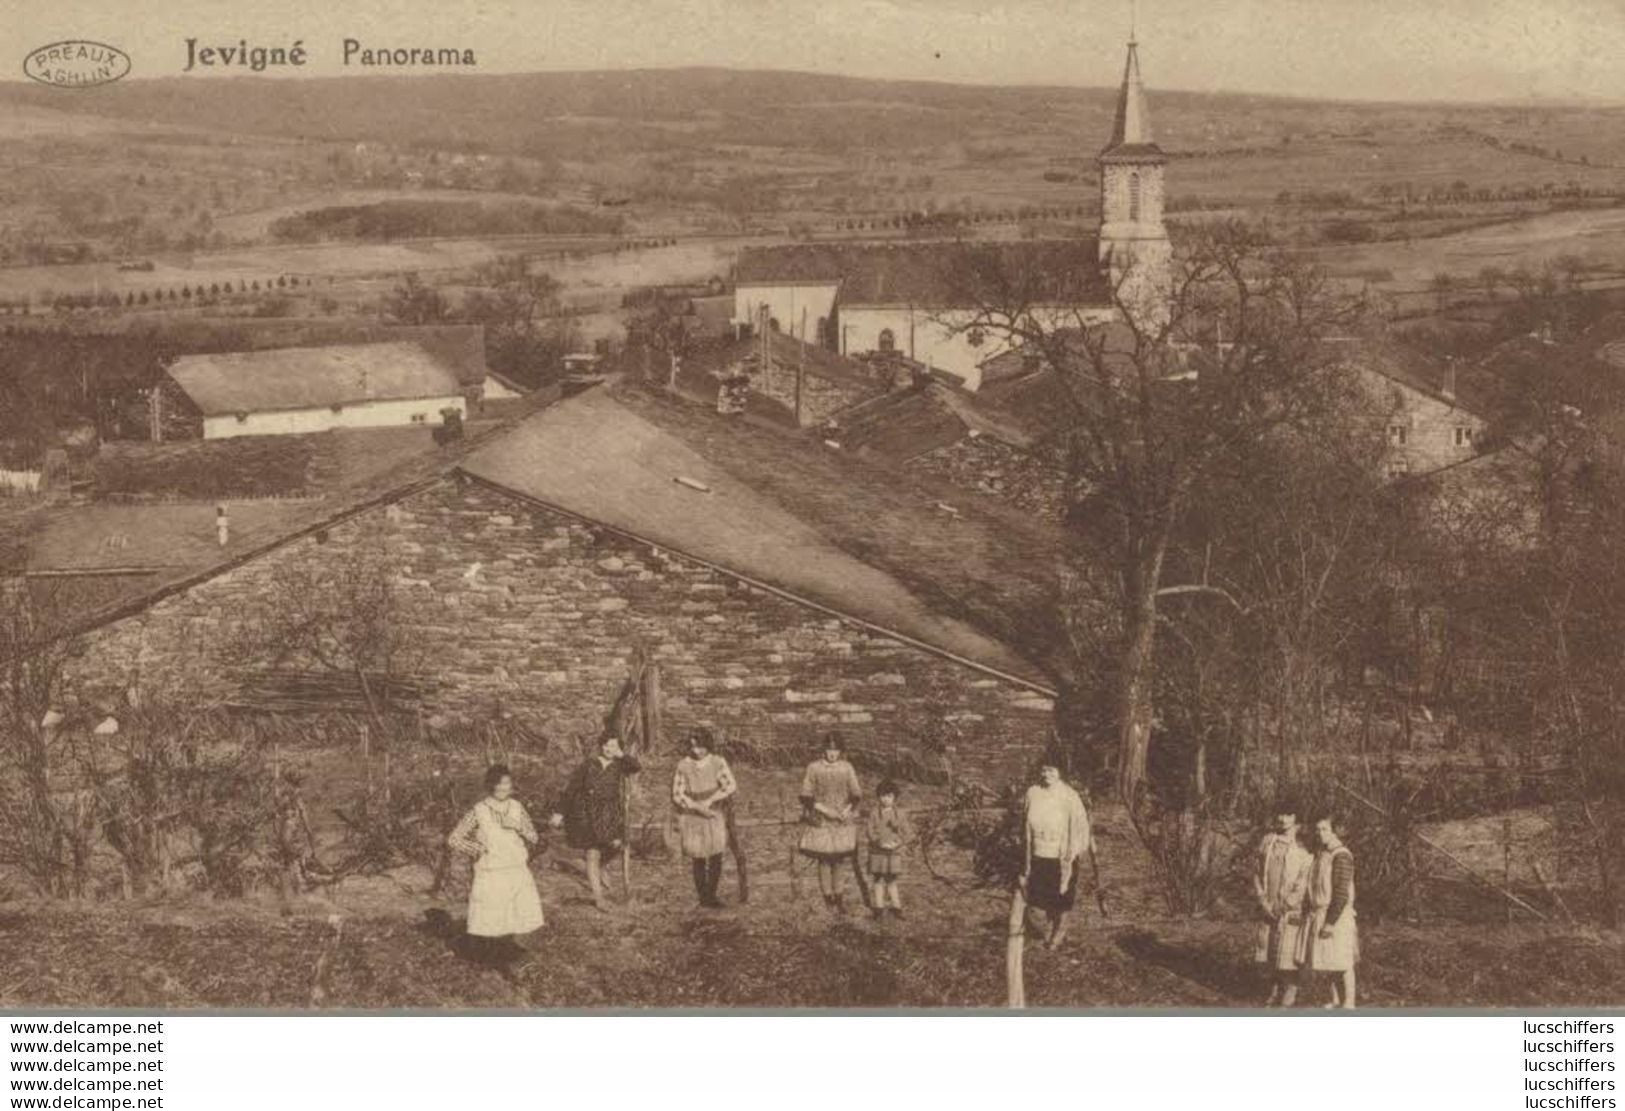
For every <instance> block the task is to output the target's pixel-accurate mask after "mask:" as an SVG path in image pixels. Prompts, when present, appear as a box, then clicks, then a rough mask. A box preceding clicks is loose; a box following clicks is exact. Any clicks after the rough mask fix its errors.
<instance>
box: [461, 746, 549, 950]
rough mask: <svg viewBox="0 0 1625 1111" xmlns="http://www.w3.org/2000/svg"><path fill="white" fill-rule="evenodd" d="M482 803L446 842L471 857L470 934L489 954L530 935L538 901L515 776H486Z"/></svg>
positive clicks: (528, 828)
mask: <svg viewBox="0 0 1625 1111" xmlns="http://www.w3.org/2000/svg"><path fill="white" fill-rule="evenodd" d="M485 789H486V792H487V794H486V797H485V798H483V799H481V800H480V801H479V802H477V803H475V804H474V806H473V807H472V809H470V810H469V812H468V813H467V814H465V815H463V820H462V821H460V822H458V823H457V828H456V829H453V830H452V831H451V835H450V836H449V837H448V838H446V843H447V844H449V845H450V846H451V847H452V848H453V849H454V850H456V851H457V852H461V853H465V854H467V855H468V856H472V857H474V884H473V887H472V888H471V889H470V890H469V893H468V933H469V936H471V937H474V938H478V939H481V940H482V941H484V942H485V943H486V946H487V949H488V951H489V947H490V945H491V944H492V943H494V942H497V941H500V940H502V939H504V938H506V939H510V944H511V943H512V941H511V939H513V938H515V937H519V936H523V935H525V934H529V933H533V932H535V931H536V930H538V929H540V928H541V925H542V900H541V896H540V895H538V894H537V892H536V880H535V878H534V877H533V876H532V875H531V873H530V846H532V845H535V844H536V843H537V835H536V827H535V826H534V825H532V824H531V820H530V815H529V814H527V813H526V812H525V807H524V804H523V803H521V802H520V801H519V800H518V799H516V798H514V797H513V776H512V775H511V774H510V773H509V771H508V769H507V768H506V767H504V766H503V765H501V764H493V765H492V766H491V767H490V769H489V770H487V771H486V773H485Z"/></svg>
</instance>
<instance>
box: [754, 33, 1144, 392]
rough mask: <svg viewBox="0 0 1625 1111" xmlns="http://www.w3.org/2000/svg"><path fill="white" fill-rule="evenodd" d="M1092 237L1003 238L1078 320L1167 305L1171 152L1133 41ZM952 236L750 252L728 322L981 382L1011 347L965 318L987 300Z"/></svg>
mask: <svg viewBox="0 0 1625 1111" xmlns="http://www.w3.org/2000/svg"><path fill="white" fill-rule="evenodd" d="M1098 162H1099V166H1100V190H1101V195H1100V204H1101V221H1100V228H1099V233H1098V235H1097V236H1096V237H1094V238H1092V239H1087V240H1076V241H1036V242H1026V243H1009V244H1004V245H1002V246H1001V248H1000V249H1001V250H1002V251H1004V252H1005V253H1006V254H1007V255H1008V259H1007V260H1006V261H1007V263H1008V264H1009V265H1011V266H1014V267H1019V268H1021V269H1022V270H1025V271H1027V272H1031V273H1042V274H1047V275H1052V276H1055V277H1056V278H1057V279H1060V280H1058V281H1057V283H1056V286H1055V288H1054V289H1053V290H1051V291H1049V295H1048V297H1047V298H1046V299H1045V303H1040V304H1038V305H1035V306H1033V308H1034V310H1035V311H1036V312H1039V313H1042V312H1043V311H1045V309H1046V306H1047V307H1048V308H1051V309H1054V310H1056V311H1058V312H1060V311H1064V312H1065V313H1066V314H1067V319H1069V320H1074V321H1080V320H1081V321H1082V322H1085V323H1090V322H1105V321H1108V320H1111V319H1113V318H1114V317H1116V316H1117V315H1118V314H1119V312H1120V311H1121V310H1120V306H1122V307H1123V308H1126V309H1128V311H1132V312H1135V313H1137V314H1138V313H1145V314H1148V315H1149V314H1155V313H1157V312H1159V311H1166V309H1165V306H1166V303H1167V289H1168V283H1169V280H1170V264H1171V261H1172V249H1171V247H1170V244H1169V240H1168V230H1167V227H1166V226H1165V224H1164V222H1163V201H1164V196H1165V192H1166V186H1165V182H1164V171H1165V168H1166V164H1167V157H1166V156H1165V155H1164V154H1163V152H1162V149H1161V148H1160V147H1158V146H1157V144H1156V141H1155V139H1154V138H1153V137H1152V132H1151V117H1150V112H1149V110H1148V109H1147V107H1146V98H1145V88H1144V85H1143V83H1142V81H1141V78H1140V62H1139V47H1138V45H1137V44H1136V43H1134V42H1132V41H1131V42H1130V43H1129V45H1128V59H1127V62H1126V64H1125V67H1124V72H1123V82H1122V87H1121V89H1120V90H1119V94H1118V103H1117V114H1116V119H1115V123H1114V125H1113V128H1112V134H1111V138H1110V140H1109V141H1108V142H1107V144H1106V147H1105V149H1104V150H1102V151H1101V153H1100V156H1099V159H1098ZM962 250H963V248H961V247H960V246H959V245H958V244H953V243H942V242H936V243H904V244H797V245H791V246H784V247H767V248H759V249H751V250H746V251H744V252H743V253H741V255H740V257H739V262H738V266H737V269H736V272H735V279H734V318H733V322H734V325H735V326H736V328H740V329H745V328H756V327H757V326H758V322H759V321H760V320H762V319H763V318H764V317H765V319H766V321H767V324H768V326H769V327H770V328H772V329H774V330H777V331H782V332H786V333H788V334H790V335H793V336H795V337H796V338H798V339H800V340H803V341H804V342H807V343H815V344H818V345H819V346H821V347H826V348H828V349H829V350H831V351H836V352H839V353H840V354H843V355H864V354H868V353H873V352H882V353H891V352H897V353H901V354H903V355H905V356H906V357H908V358H909V359H912V360H914V361H916V362H919V363H922V364H924V365H925V366H926V367H928V368H929V369H930V370H933V371H940V372H945V373H946V374H948V375H951V376H953V377H954V378H955V379H956V380H957V381H958V382H959V383H960V384H962V385H963V387H964V388H965V389H968V390H976V389H979V388H980V387H981V386H982V384H983V381H984V373H983V367H984V365H985V364H986V363H987V362H988V361H989V360H992V359H994V358H997V357H998V356H999V355H1001V354H1003V353H1005V351H1006V350H1007V348H1006V347H1005V346H1004V345H1002V344H1001V343H999V342H997V341H996V340H995V339H994V337H991V336H988V335H985V334H983V333H981V332H980V331H978V330H977V329H975V328H974V327H969V326H968V325H969V324H970V322H971V321H972V320H973V319H974V316H975V311H976V309H977V308H978V307H979V306H980V305H983V304H985V303H986V302H985V300H984V299H983V298H982V297H981V296H980V295H979V290H978V289H977V288H976V286H975V284H974V282H973V281H967V280H966V278H967V276H966V275H965V274H964V272H963V271H964V267H963V266H962V265H961V252H962Z"/></svg>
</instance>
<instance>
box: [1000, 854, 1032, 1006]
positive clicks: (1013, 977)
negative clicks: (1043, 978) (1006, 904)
mask: <svg viewBox="0 0 1625 1111" xmlns="http://www.w3.org/2000/svg"><path fill="white" fill-rule="evenodd" d="M1007 935H1008V936H1007V940H1006V941H1005V944H1004V982H1005V988H1006V991H1007V993H1008V998H1007V1000H1006V1004H1005V1005H1006V1006H1008V1007H1009V1008H1010V1009H1011V1010H1014V1011H1019V1010H1022V1009H1024V1008H1025V1007H1026V1006H1027V977H1026V973H1025V971H1024V969H1023V967H1022V958H1023V950H1024V949H1025V948H1026V944H1027V894H1026V892H1025V891H1023V890H1022V887H1021V885H1020V884H1017V885H1016V890H1015V893H1014V894H1013V895H1011V896H1010V928H1009V930H1008V931H1007Z"/></svg>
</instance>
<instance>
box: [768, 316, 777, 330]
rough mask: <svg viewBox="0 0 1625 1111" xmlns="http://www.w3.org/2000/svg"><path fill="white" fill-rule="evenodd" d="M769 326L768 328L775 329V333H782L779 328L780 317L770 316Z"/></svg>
mask: <svg viewBox="0 0 1625 1111" xmlns="http://www.w3.org/2000/svg"><path fill="white" fill-rule="evenodd" d="M767 326H768V327H769V328H771V329H773V330H774V331H775V332H777V331H780V328H779V318H778V317H776V316H770V317H768V318H767Z"/></svg>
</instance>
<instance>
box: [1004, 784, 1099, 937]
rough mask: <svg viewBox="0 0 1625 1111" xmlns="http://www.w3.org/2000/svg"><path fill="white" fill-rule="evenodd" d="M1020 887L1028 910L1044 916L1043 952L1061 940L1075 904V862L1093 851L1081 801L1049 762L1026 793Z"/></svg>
mask: <svg viewBox="0 0 1625 1111" xmlns="http://www.w3.org/2000/svg"><path fill="white" fill-rule="evenodd" d="M1021 826H1022V869H1021V880H1020V883H1021V887H1022V890H1023V891H1025V892H1026V896H1027V902H1028V904H1029V905H1031V906H1033V907H1036V908H1037V909H1039V910H1041V911H1043V912H1044V913H1045V914H1047V915H1048V916H1049V919H1050V928H1049V937H1048V938H1047V939H1046V940H1045V942H1044V947H1045V948H1047V949H1054V948H1055V947H1056V946H1058V945H1060V944H1061V942H1062V941H1064V940H1065V939H1066V932H1067V915H1068V914H1069V913H1070V912H1071V911H1072V908H1073V906H1075V905H1076V903H1077V880H1078V861H1079V860H1080V859H1081V858H1082V857H1083V855H1084V854H1085V853H1090V852H1092V851H1093V848H1094V841H1093V835H1092V833H1091V831H1090V828H1089V812H1088V810H1087V809H1085V807H1084V805H1083V798H1082V797H1081V796H1080V795H1079V794H1078V792H1077V791H1075V790H1073V789H1072V788H1071V787H1070V786H1069V785H1068V784H1067V783H1066V782H1065V781H1064V780H1062V779H1061V769H1060V767H1059V766H1057V765H1056V764H1054V763H1044V764H1041V765H1040V766H1039V768H1038V782H1037V783H1035V784H1034V785H1032V786H1031V787H1029V788H1027V796H1026V798H1025V800H1024V803H1023V819H1022V823H1021Z"/></svg>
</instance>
